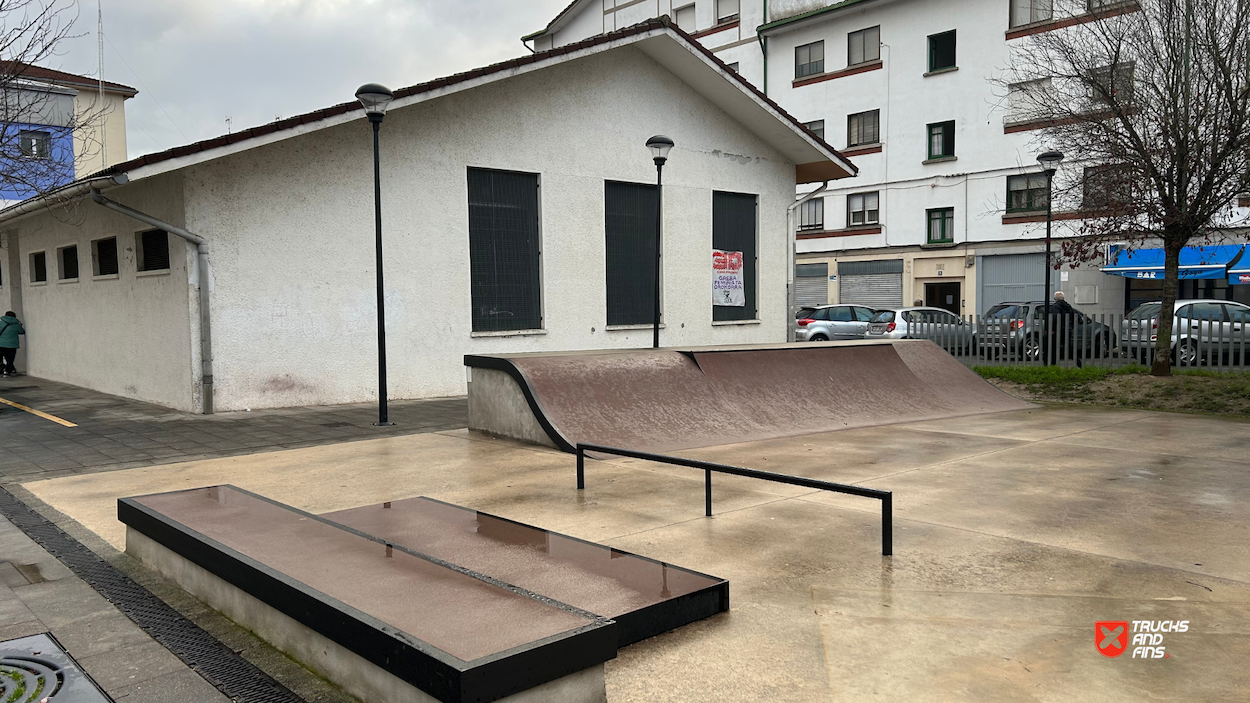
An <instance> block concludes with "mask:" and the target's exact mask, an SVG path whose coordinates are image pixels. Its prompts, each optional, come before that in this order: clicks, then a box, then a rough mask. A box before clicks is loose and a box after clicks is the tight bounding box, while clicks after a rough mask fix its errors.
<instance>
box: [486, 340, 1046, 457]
mask: <svg viewBox="0 0 1250 703" xmlns="http://www.w3.org/2000/svg"><path fill="white" fill-rule="evenodd" d="M465 365H466V366H469V367H470V368H471V376H470V378H471V380H470V383H469V426H470V428H472V429H476V430H482V431H485V432H490V433H493V434H498V435H502V436H507V437H514V438H517V439H522V440H526V441H530V442H536V443H541V444H547V445H549V446H555V447H558V448H560V449H563V450H565V451H571V450H572V449H573V447H574V446H575V445H576V444H577V443H578V442H590V443H597V444H604V445H609V446H616V447H625V448H631V449H638V450H644V451H668V450H674V449H688V448H692V447H702V446H711V445H717V444H728V443H733V442H745V441H753V440H759V439H768V438H773V437H788V436H794V435H801V434H810V433H814V432H828V431H832V430H840V429H846V428H851V427H865V426H869V425H883V424H892V423H897V422H913V421H917V420H931V419H940V418H948V417H958V416H961V415H974V414H981V413H992V412H1003V411H1009V410H1021V409H1024V408H1028V407H1031V406H1030V405H1029V404H1028V403H1025V402H1023V401H1020V400H1017V399H1015V398H1012V397H1011V396H1009V395H1007V394H1005V393H1003V392H1001V391H999V390H998V389H996V388H994V387H993V386H991V385H990V384H988V383H986V382H985V381H984V380H982V379H981V378H980V377H979V376H977V375H976V374H975V373H974V372H972V371H971V370H970V369H968V368H967V367H965V366H964V365H963V364H961V363H959V362H958V361H956V360H955V359H953V358H952V357H951V356H950V355H949V354H947V353H946V352H944V351H942V349H941V348H939V347H938V346H937V345H935V344H933V343H932V342H929V341H925V340H900V341H894V342H833V343H827V344H810V343H809V344H782V345H754V346H743V347H703V348H689V349H646V350H628V351H598V352H594V351H591V352H566V353H553V354H516V355H502V356H466V357H465Z"/></svg>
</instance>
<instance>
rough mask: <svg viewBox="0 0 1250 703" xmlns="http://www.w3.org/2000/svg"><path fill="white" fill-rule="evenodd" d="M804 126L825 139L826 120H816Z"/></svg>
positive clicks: (805, 123)
mask: <svg viewBox="0 0 1250 703" xmlns="http://www.w3.org/2000/svg"><path fill="white" fill-rule="evenodd" d="M803 126H804V127H807V128H808V129H809V130H811V132H812V134H815V135H816V136H818V137H820V138H821V139H824V138H825V121H824V120H814V121H812V122H804V123H803Z"/></svg>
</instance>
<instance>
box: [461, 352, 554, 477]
mask: <svg viewBox="0 0 1250 703" xmlns="http://www.w3.org/2000/svg"><path fill="white" fill-rule="evenodd" d="M464 365H465V366H468V367H470V368H475V369H494V370H495V371H503V372H504V373H506V374H508V375H509V376H511V377H512V380H514V381H516V384H517V385H518V386H520V387H521V393H523V394H524V395H525V402H526V403H528V404H529V406H530V412H532V413H534V417H535V418H536V419H537V420H538V424H539V425H540V426H541V427H542V428H543V430H544V431H545V432H546V433H547V436H548V437H550V438H551V441H552V442H555V445H556V447H557V448H558V449H559V450H560V451H562V452H568V453H569V454H576V453H577V447H576V446H575V445H574V444H573V443H572V442H570V441H569V439H568V438H567V437H565V436H564V434H563V433H561V432H560V430H558V429H556V426H555V425H553V424H551V419H550V418H548V417H547V411H546V410H544V409H543V404H542V403H540V402H538V397H537V396H535V395H534V386H533V385H531V384H530V380H529V378H528V377H527V376H526V375H525V373H524V372H523V371H521V369H518V368H517V367H516V364H514V363H512V360H511V359H508V358H507V357H501V356H479V355H477V354H465V355H464Z"/></svg>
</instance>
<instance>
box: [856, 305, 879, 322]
mask: <svg viewBox="0 0 1250 703" xmlns="http://www.w3.org/2000/svg"><path fill="white" fill-rule="evenodd" d="M875 314H876V313H875V312H874V311H872V310H869V309H868V308H861V307H856V308H855V320H856V321H858V322H870V321H871V320H872V316H873V315H875Z"/></svg>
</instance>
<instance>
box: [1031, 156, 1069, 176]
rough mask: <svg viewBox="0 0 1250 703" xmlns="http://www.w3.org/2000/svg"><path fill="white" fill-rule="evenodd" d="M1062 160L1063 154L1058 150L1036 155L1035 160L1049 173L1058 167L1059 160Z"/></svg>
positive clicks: (1052, 172)
mask: <svg viewBox="0 0 1250 703" xmlns="http://www.w3.org/2000/svg"><path fill="white" fill-rule="evenodd" d="M1060 161H1063V154H1062V153H1061V152H1058V151H1047V152H1044V153H1042V154H1038V155H1037V162H1038V163H1039V164H1041V165H1042V169H1044V170H1045V171H1046V173H1049V174H1051V175H1054V173H1055V171H1057V170H1058V169H1059V162H1060Z"/></svg>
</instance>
